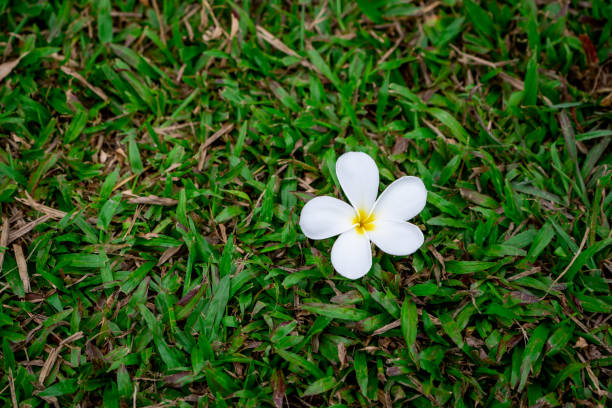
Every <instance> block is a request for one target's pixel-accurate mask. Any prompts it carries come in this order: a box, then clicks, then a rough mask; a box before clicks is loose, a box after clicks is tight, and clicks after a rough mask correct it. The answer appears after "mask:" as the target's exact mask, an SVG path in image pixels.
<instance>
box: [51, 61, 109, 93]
mask: <svg viewBox="0 0 612 408" xmlns="http://www.w3.org/2000/svg"><path fill="white" fill-rule="evenodd" d="M61 70H62V72H63V73H65V74H66V75H70V76H71V77H74V78H75V79H76V80H77V81H79V82H80V83H81V84H83V85H85V86H86V87H87V88H88V89H89V90H90V91H92V92H93V93H95V94H96V95H98V96H99V97H100V98H102V100H103V101H105V102H106V101H107V100H108V96H106V94H105V93H104V91H103V90H102V89H100V88H98V87H97V86H93V85H92V84H90V83H89V82H87V80H86V79H85V78H84V77H83V76H82V75H81V74H79V73H78V72H76V71H75V70H74V69H72V68H70V67H68V66H66V65H63V66H62V67H61Z"/></svg>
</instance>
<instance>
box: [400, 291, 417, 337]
mask: <svg viewBox="0 0 612 408" xmlns="http://www.w3.org/2000/svg"><path fill="white" fill-rule="evenodd" d="M418 318H419V315H418V313H417V308H416V305H415V304H414V302H412V301H411V300H410V299H408V298H406V299H405V300H404V303H403V304H402V311H401V317H400V321H401V327H402V335H403V336H404V340H405V341H406V345H407V346H408V348H412V347H413V346H414V344H415V343H416V337H417V322H418Z"/></svg>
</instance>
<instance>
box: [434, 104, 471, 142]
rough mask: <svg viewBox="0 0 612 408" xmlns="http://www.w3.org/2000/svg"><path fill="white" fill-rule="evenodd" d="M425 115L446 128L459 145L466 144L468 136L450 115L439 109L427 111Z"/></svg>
mask: <svg viewBox="0 0 612 408" xmlns="http://www.w3.org/2000/svg"><path fill="white" fill-rule="evenodd" d="M427 113H429V114H430V115H431V116H433V117H434V118H436V119H437V120H439V121H440V122H442V124H443V125H444V126H446V127H447V128H448V129H449V130H450V132H451V134H452V135H453V136H454V137H455V138H456V139H457V140H458V141H460V142H461V143H463V144H467V141H468V139H469V137H470V136H469V134H468V133H467V132H466V130H465V129H464V127H463V126H461V124H460V123H459V122H458V121H457V119H455V118H454V117H453V116H452V115H451V114H450V113H448V112H446V111H445V110H442V109H439V108H430V109H427Z"/></svg>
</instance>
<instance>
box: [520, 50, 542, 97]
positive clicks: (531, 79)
mask: <svg viewBox="0 0 612 408" xmlns="http://www.w3.org/2000/svg"><path fill="white" fill-rule="evenodd" d="M524 86H525V90H524V91H523V105H526V106H534V105H535V104H536V103H537V101H538V61H537V59H536V57H535V55H534V56H533V57H532V58H531V59H530V60H529V62H528V63H527V73H526V74H525V85H524Z"/></svg>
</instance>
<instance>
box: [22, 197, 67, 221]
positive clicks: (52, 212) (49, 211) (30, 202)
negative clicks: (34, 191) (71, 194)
mask: <svg viewBox="0 0 612 408" xmlns="http://www.w3.org/2000/svg"><path fill="white" fill-rule="evenodd" d="M25 195H26V198H25V199H23V198H17V199H16V200H17V201H19V202H20V203H22V204H25V205H27V206H29V207H32V208H33V209H35V210H38V211H40V212H41V213H44V214H46V215H48V216H49V217H51V218H54V219H56V220H61V219H62V218H64V217H65V216H66V212H64V211H60V210H56V209H55V208H51V207H47V206H46V205H44V204H40V203H37V202H36V201H35V200H34V199H33V198H32V196H31V195H30V194H29V193H28V192H27V191H26V193H25Z"/></svg>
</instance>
